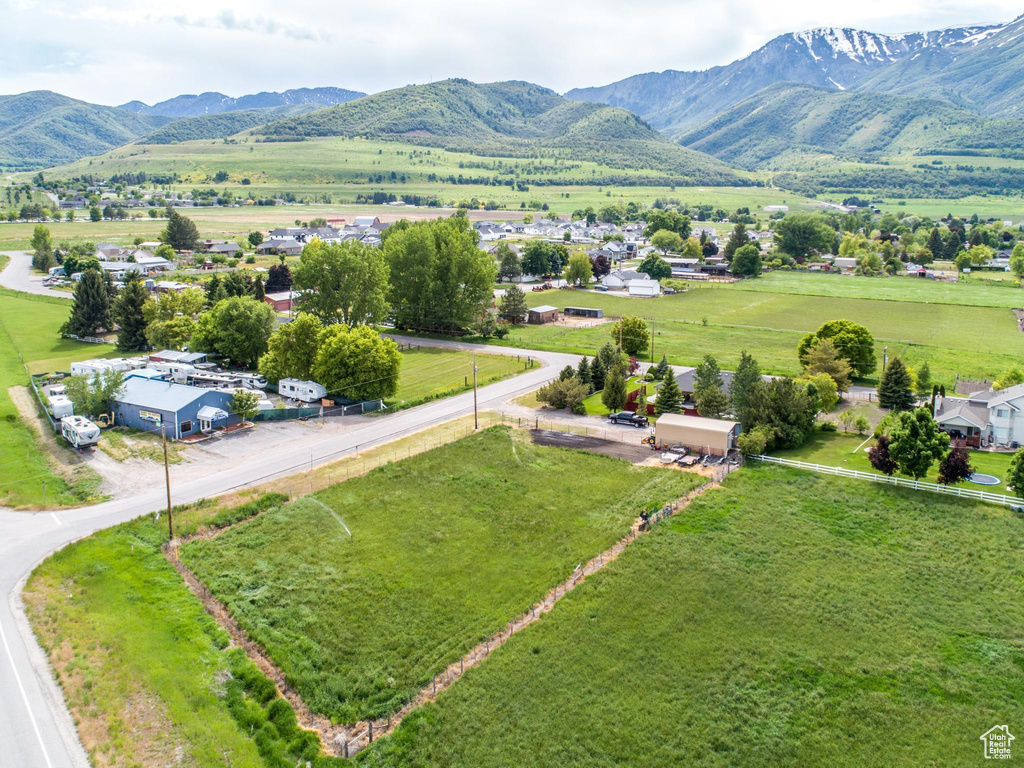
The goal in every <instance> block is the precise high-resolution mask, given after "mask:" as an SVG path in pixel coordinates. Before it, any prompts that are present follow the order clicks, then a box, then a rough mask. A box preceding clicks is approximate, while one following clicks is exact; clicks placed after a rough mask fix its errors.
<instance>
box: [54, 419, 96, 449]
mask: <svg viewBox="0 0 1024 768" xmlns="http://www.w3.org/2000/svg"><path fill="white" fill-rule="evenodd" d="M60 433H61V435H63V436H64V439H65V440H67V441H68V443H69V444H70V445H71V447H72V448H88V447H89V446H91V445H96V443H98V442H99V441H100V428H99V427H97V426H96V425H95V424H93V423H92V422H91V421H89V420H88V419H87V418H85V416H65V417H64V418H63V419H61V420H60Z"/></svg>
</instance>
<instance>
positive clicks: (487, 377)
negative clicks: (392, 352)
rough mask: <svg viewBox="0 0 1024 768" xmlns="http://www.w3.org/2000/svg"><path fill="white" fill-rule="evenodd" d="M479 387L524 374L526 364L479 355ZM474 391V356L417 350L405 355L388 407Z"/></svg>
mask: <svg viewBox="0 0 1024 768" xmlns="http://www.w3.org/2000/svg"><path fill="white" fill-rule="evenodd" d="M476 365H477V386H480V387H482V386H484V385H485V384H491V383H493V382H495V381H500V380H501V379H506V378H508V377H509V376H515V375H516V374H519V373H522V372H523V371H524V370H526V368H525V365H526V364H525V363H524V362H520V361H518V360H516V359H515V358H514V357H509V356H508V355H477V356H476ZM472 388H473V355H472V354H471V353H469V352H460V351H457V350H449V349H438V348H430V347H418V348H415V349H410V350H406V351H404V352H402V367H401V372H400V374H399V379H398V392H397V393H395V397H394V400H392V401H389V403H388V405H391V406H401V407H406V406H409V405H413V404H416V403H422V402H424V401H427V400H433V399H434V398H438V397H447V396H449V395H453V394H456V393H459V392H465V391H466V390H467V389H472Z"/></svg>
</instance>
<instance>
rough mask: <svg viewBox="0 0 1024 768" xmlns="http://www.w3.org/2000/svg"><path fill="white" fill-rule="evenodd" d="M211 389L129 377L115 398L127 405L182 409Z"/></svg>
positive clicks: (160, 409) (169, 409)
mask: <svg viewBox="0 0 1024 768" xmlns="http://www.w3.org/2000/svg"><path fill="white" fill-rule="evenodd" d="M209 391H210V390H208V389H201V388H200V387H188V386H185V385H184V384H174V383H173V382H170V381H154V380H151V379H140V378H129V379H125V382H124V386H123V387H122V388H121V391H120V392H119V393H118V394H117V395H116V396H115V397H114V398H113V400H114V402H117V403H124V404H125V405H137V406H139V407H140V408H153V409H154V410H158V411H180V410H181V409H182V408H184V407H185V406H186V405H191V404H192V403H194V402H195V401H196V400H199V399H201V398H202V397H203V396H204V395H205V394H206V393H207V392H209Z"/></svg>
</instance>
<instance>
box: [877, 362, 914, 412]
mask: <svg viewBox="0 0 1024 768" xmlns="http://www.w3.org/2000/svg"><path fill="white" fill-rule="evenodd" d="M914 402H915V398H914V379H913V377H912V376H911V375H910V371H908V370H907V366H906V365H904V364H903V361H902V360H901V359H900V358H898V357H894V358H893V359H892V360H890V361H889V364H888V365H887V366H886V367H885V370H884V371H883V372H882V379H881V381H879V382H878V404H879V405H881V406H882V407H883V408H890V409H892V410H894V411H906V410H909V409H911V408H913V407H914Z"/></svg>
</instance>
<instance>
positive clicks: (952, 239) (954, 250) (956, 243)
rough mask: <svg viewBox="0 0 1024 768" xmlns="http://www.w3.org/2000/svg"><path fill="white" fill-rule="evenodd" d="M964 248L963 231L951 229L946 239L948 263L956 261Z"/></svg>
mask: <svg viewBox="0 0 1024 768" xmlns="http://www.w3.org/2000/svg"><path fill="white" fill-rule="evenodd" d="M963 247H964V232H963V230H962V229H951V230H950V231H949V236H948V237H947V238H946V247H945V254H944V255H945V257H946V259H947V260H948V261H956V257H957V256H959V255H960V251H961V250H962V249H963Z"/></svg>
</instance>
